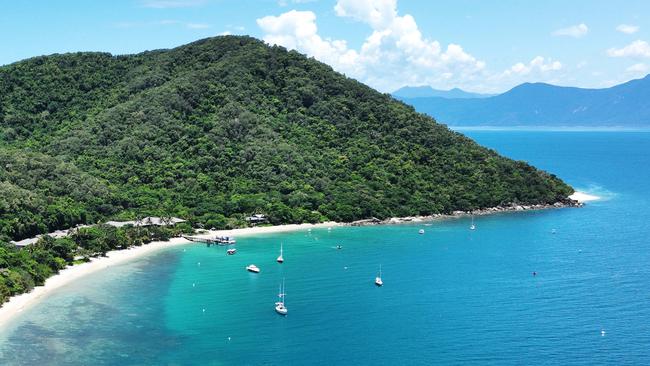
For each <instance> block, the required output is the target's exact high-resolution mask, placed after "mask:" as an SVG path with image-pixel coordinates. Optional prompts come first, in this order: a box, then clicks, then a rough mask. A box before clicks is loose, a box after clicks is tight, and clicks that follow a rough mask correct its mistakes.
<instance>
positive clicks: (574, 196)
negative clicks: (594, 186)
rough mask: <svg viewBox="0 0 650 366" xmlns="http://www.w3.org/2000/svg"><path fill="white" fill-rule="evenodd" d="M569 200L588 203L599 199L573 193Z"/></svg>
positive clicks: (589, 195) (576, 192)
mask: <svg viewBox="0 0 650 366" xmlns="http://www.w3.org/2000/svg"><path fill="white" fill-rule="evenodd" d="M569 198H570V199H572V200H575V201H578V202H581V203H584V202H589V201H596V200H599V199H600V197H598V196H594V195H591V194H588V193H585V192H579V191H575V192H574V193H573V194H572V195H570V196H569Z"/></svg>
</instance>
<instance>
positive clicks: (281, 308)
mask: <svg viewBox="0 0 650 366" xmlns="http://www.w3.org/2000/svg"><path fill="white" fill-rule="evenodd" d="M285 295H286V294H285V293H284V278H283V279H282V285H280V292H279V293H278V301H277V302H276V303H275V312H276V313H278V314H280V315H287V313H288V312H289V311H288V310H287V307H286V306H285V305H284V296H285Z"/></svg>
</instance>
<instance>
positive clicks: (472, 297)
mask: <svg viewBox="0 0 650 366" xmlns="http://www.w3.org/2000/svg"><path fill="white" fill-rule="evenodd" d="M465 133H466V134H467V135H469V136H470V137H472V138H474V139H475V140H477V141H478V142H479V143H481V144H483V145H486V146H489V147H491V148H493V149H495V150H497V151H499V152H500V153H502V154H504V155H506V156H509V157H512V158H515V159H520V160H525V161H528V162H530V163H532V164H533V165H536V166H538V167H540V168H542V169H545V170H548V171H551V172H553V173H555V174H557V175H558V176H559V177H561V178H563V179H564V180H566V181H567V182H568V183H570V184H572V185H573V186H574V187H576V188H577V189H580V190H584V191H587V192H589V193H592V194H596V195H599V196H601V197H602V200H599V201H595V202H592V203H590V204H588V205H587V206H586V207H584V208H580V209H575V208H571V209H559V210H546V211H538V212H524V213H509V214H499V215H493V216H487V217H478V218H476V226H477V229H476V230H475V231H470V230H468V226H469V220H468V219H449V220H446V221H438V222H434V223H432V224H431V225H430V226H425V225H423V224H413V225H399V226H381V227H364V228H338V227H335V228H333V229H332V230H331V231H328V230H327V229H319V230H313V231H312V232H306V231H304V232H294V233H286V234H274V235H265V236H257V237H247V238H244V237H241V238H239V243H238V254H237V255H235V256H226V255H225V250H224V249H223V248H215V247H212V248H207V247H205V246H201V245H192V246H187V247H180V248H173V249H170V250H167V251H164V252H160V253H159V254H156V255H154V256H151V257H149V258H146V259H142V260H138V261H134V262H131V263H127V264H124V265H120V266H116V267H114V268H112V269H110V270H107V271H103V272H98V273H95V274H92V275H89V276H87V277H86V278H84V279H81V280H79V281H77V282H75V283H74V284H71V285H69V286H67V287H65V288H62V289H60V290H58V291H57V292H55V293H54V294H53V295H52V296H50V297H48V298H47V299H45V300H44V301H42V302H41V303H39V304H38V305H36V306H34V307H33V308H31V309H29V310H27V311H25V313H23V314H21V315H20V316H19V317H17V318H16V319H15V321H14V322H13V323H12V324H11V325H10V326H9V327H8V328H7V329H3V333H2V334H1V335H0V364H1V365H228V364H250V365H264V364H268V365H275V364H284V365H295V364H314V365H332V364H356V365H380V364H381V365H398V364H407V365H413V364H419V365H432V364H464V365H467V364H481V365H482V364H493V365H528V364H536V365H541V364H550V365H600V364H609V365H621V364H636V365H648V364H650V239H648V238H649V235H648V233H649V232H650V198H649V197H648V192H650V169H649V168H648V165H649V163H650V133H639V132H523V131H520V132H508V131H468V132H465ZM421 228H423V229H424V230H425V234H424V235H419V234H418V230H419V229H421ZM553 231H555V233H553ZM281 242H282V243H284V252H285V255H284V257H285V263H284V264H283V265H279V264H277V263H275V258H276V257H277V255H278V250H279V246H280V243H281ZM337 244H341V245H342V246H343V249H341V250H337V249H335V246H336V245H337ZM199 263H200V264H199ZM250 263H255V264H257V265H258V266H259V267H260V268H261V271H262V272H261V273H260V274H259V275H255V274H250V273H248V272H246V271H245V270H244V267H245V266H246V265H247V264H250ZM380 264H381V265H382V269H383V279H384V286H383V287H382V288H377V287H375V286H374V284H373V281H374V277H375V275H376V273H377V270H378V267H379V265H380ZM532 272H537V275H536V276H533V275H532ZM283 278H285V279H286V293H287V298H286V301H287V307H288V309H289V314H288V316H287V317H285V318H283V317H280V316H278V315H277V314H275V313H274V311H273V306H274V302H275V301H276V294H277V292H278V285H279V283H280V282H281V281H282V279H283ZM204 310H205V311H204ZM603 331H604V333H603Z"/></svg>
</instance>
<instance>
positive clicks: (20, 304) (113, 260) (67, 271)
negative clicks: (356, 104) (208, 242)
mask: <svg viewBox="0 0 650 366" xmlns="http://www.w3.org/2000/svg"><path fill="white" fill-rule="evenodd" d="M598 198H599V197H596V196H592V195H588V194H586V193H584V192H575V193H574V194H573V195H572V196H569V198H568V199H566V200H564V201H560V202H556V203H554V204H539V205H516V204H509V205H503V206H497V207H491V208H486V209H481V210H474V211H454V212H453V213H451V214H435V215H430V216H409V217H392V218H389V219H386V220H379V219H377V218H370V219H365V220H358V221H354V222H350V223H339V222H334V221H329V222H323V223H318V224H287V225H275V226H258V227H249V228H240V229H229V230H206V231H204V232H201V233H197V234H195V235H194V236H195V237H198V238H212V237H214V236H235V237H237V236H251V235H260V234H273V233H281V232H291V231H298V230H307V229H311V228H326V227H327V228H329V227H334V226H367V225H392V224H402V223H411V222H427V221H436V220H443V219H452V218H459V217H466V216H471V215H476V216H483V215H490V214H496V213H504V212H519V211H531V210H545V209H555V208H567V207H582V206H583V204H584V202H586V201H591V200H596V199H598ZM192 243H193V242H192V241H189V240H187V239H185V238H182V237H177V238H172V239H170V240H169V241H156V242H152V243H149V244H145V245H142V246H139V247H132V248H129V249H122V250H113V251H110V252H108V253H107V254H106V256H105V257H98V258H93V259H92V260H91V261H90V262H87V263H82V264H78V265H71V266H68V267H66V268H64V269H62V270H61V271H59V273H58V274H56V275H54V276H52V277H50V278H48V279H47V280H46V281H45V284H44V285H42V286H37V287H35V288H33V289H32V290H31V291H30V292H27V293H24V294H20V295H17V296H14V297H12V298H10V299H9V301H7V302H6V303H4V304H2V305H1V306H0V329H1V328H2V327H4V326H5V325H6V324H7V323H8V322H9V321H10V320H12V319H13V318H14V317H15V316H16V315H17V314H19V313H21V312H22V311H24V310H26V309H27V308H29V307H30V306H32V305H34V304H36V303H38V301H39V300H41V299H42V298H44V297H45V296H47V295H48V294H50V293H51V292H53V291H55V290H56V289H58V288H60V287H63V286H65V285H67V284H69V283H71V282H73V281H75V280H76V279H79V278H81V277H84V276H86V275H88V274H91V273H94V272H96V271H99V270H102V269H106V268H108V267H111V266H115V265H118V264H121V263H125V262H128V261H131V260H135V259H138V258H141V257H144V256H147V255H149V254H151V253H154V252H157V251H159V250H161V249H165V248H170V247H175V246H180V245H187V244H192Z"/></svg>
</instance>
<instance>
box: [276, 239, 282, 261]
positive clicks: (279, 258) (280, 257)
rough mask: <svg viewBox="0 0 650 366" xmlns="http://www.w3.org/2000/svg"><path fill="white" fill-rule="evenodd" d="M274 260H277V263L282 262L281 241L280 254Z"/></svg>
mask: <svg viewBox="0 0 650 366" xmlns="http://www.w3.org/2000/svg"><path fill="white" fill-rule="evenodd" d="M276 260H277V261H278V263H282V262H284V258H282V243H280V256H279V257H278V259H276Z"/></svg>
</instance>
